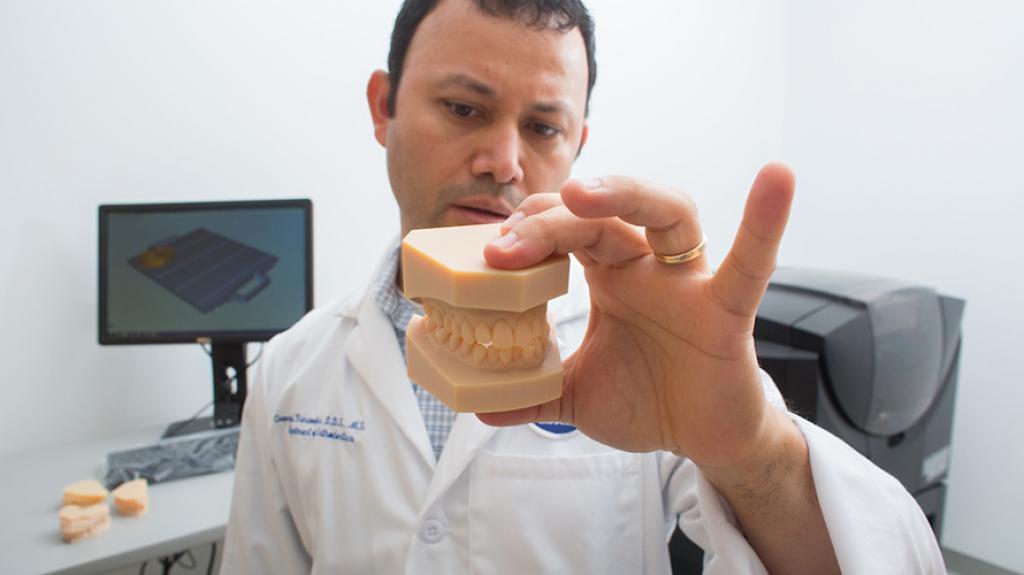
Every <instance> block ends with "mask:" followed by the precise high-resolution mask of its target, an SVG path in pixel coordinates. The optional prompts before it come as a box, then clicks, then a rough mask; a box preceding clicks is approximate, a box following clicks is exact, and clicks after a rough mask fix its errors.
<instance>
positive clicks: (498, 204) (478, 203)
mask: <svg viewBox="0 0 1024 575" xmlns="http://www.w3.org/2000/svg"><path fill="white" fill-rule="evenodd" d="M454 206H455V207H457V208H465V209H468V210H474V211H477V212H483V213H484V214H490V215H493V216H496V217H500V218H507V217H508V216H509V215H510V214H511V213H512V207H511V206H509V205H508V203H506V202H504V201H503V200H500V199H497V198H490V197H484V196H475V197H469V198H463V199H461V200H459V201H458V202H455V204H454Z"/></svg>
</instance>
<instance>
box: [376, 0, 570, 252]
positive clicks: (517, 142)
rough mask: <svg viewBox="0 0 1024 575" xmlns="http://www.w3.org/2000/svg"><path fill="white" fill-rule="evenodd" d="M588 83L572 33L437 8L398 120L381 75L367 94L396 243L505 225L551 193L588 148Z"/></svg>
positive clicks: (458, 4)
mask: <svg viewBox="0 0 1024 575" xmlns="http://www.w3.org/2000/svg"><path fill="white" fill-rule="evenodd" d="M587 74H588V71H587V54H586V48H585V47H584V45H583V37H582V35H581V34H580V32H579V30H577V29H574V30H571V31H570V32H568V33H562V32H558V31H557V30H537V29H534V28H530V27H528V26H526V25H524V24H522V23H520V22H518V21H516V20H509V19H504V18H496V17H493V16H488V15H485V14H483V13H481V12H480V11H478V9H477V8H476V7H475V6H473V4H472V3H471V2H469V0H444V1H442V2H440V4H439V5H438V6H437V8H436V9H435V10H434V11H433V12H431V13H430V14H429V15H427V17H426V18H424V20H423V21H422V22H421V23H420V26H419V28H418V30H417V31H416V33H415V35H414V37H413V39H412V42H411V44H410V46H409V50H408V52H407V55H406V60H405V66H404V68H403V76H402V79H401V83H400V85H399V89H398V94H397V99H396V113H395V115H394V117H391V118H388V117H387V116H386V114H381V112H382V110H384V109H385V108H383V107H382V106H381V102H380V99H381V98H382V97H383V98H385V99H386V87H387V78H386V76H385V75H384V74H383V73H382V72H378V73H377V74H375V77H374V79H371V81H370V87H369V89H368V96H369V100H370V107H371V111H372V112H373V115H374V124H375V131H376V136H377V139H378V141H380V142H381V144H382V145H384V146H385V147H386V148H387V158H388V176H389V178H390V180H391V189H392V190H393V192H394V194H395V198H396V199H397V200H398V205H399V208H400V210H401V215H402V234H403V236H404V235H405V234H406V233H408V232H409V230H412V229H418V228H427V227H439V226H451V225H463V224H474V223H487V222H497V221H501V220H503V219H504V218H505V217H506V216H507V215H508V214H509V213H511V211H512V210H513V209H514V208H515V207H516V206H517V205H518V204H519V203H520V202H521V201H522V200H523V199H524V198H525V197H526V196H528V195H529V194H533V193H537V192H554V191H557V190H558V188H559V186H560V185H561V184H562V182H564V181H565V180H566V179H567V178H568V177H569V173H570V170H571V167H572V163H573V160H574V159H575V156H576V154H577V152H578V150H579V149H580V146H581V145H582V143H583V142H584V140H585V139H586V122H585V119H584V111H585V106H586V98H587ZM375 82H377V84H378V86H377V87H376V89H375V85H374V84H375ZM380 84H383V86H381V85H380ZM381 91H383V92H384V93H383V94H380V92H381Z"/></svg>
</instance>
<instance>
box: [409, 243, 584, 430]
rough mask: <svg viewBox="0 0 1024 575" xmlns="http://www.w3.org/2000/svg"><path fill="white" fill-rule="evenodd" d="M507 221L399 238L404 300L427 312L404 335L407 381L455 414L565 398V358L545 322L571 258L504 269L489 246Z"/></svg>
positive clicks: (565, 280) (566, 280)
mask: <svg viewBox="0 0 1024 575" xmlns="http://www.w3.org/2000/svg"><path fill="white" fill-rule="evenodd" d="M499 230H500V224H484V225H476V226H457V227H448V228H435V229H426V230H414V231H412V232H409V234H408V235H407V236H406V237H405V239H404V240H403V242H402V280H403V284H404V288H403V289H404V292H405V296H406V297H408V298H410V299H418V300H419V301H421V303H422V304H423V309H424V312H425V313H426V316H424V317H415V318H413V320H412V322H411V323H410V324H409V329H408V331H407V333H406V350H407V354H408V361H407V363H408V370H409V377H410V379H412V380H413V381H415V382H416V383H417V384H419V385H421V386H423V387H424V388H426V389H427V390H428V391H430V392H431V393H432V394H434V396H436V397H437V398H438V399H440V400H441V401H443V402H444V403H445V404H446V405H448V407H450V408H452V409H453V410H455V411H461V412H476V413H486V412H492V411H506V410H510V409H517V408H520V407H527V406H530V405H536V404H539V403H543V402H545V401H550V400H552V399H555V398H556V397H559V396H560V395H561V393H562V360H561V357H560V356H559V352H558V346H557V345H556V343H555V330H554V328H553V327H552V326H551V323H550V321H549V320H548V317H547V302H548V300H550V299H552V298H554V297H557V296H560V295H562V294H564V293H565V292H566V291H567V289H568V283H569V260H568V258H567V257H566V256H553V257H551V258H549V259H547V260H545V261H544V262H541V263H540V264H538V265H536V266H533V267H530V268H527V269H522V270H499V269H496V268H492V267H490V266H489V265H488V264H487V262H486V261H485V260H484V255H483V251H484V245H486V244H487V242H489V241H490V240H491V239H493V238H496V237H497V236H498V235H499V234H500V231H499Z"/></svg>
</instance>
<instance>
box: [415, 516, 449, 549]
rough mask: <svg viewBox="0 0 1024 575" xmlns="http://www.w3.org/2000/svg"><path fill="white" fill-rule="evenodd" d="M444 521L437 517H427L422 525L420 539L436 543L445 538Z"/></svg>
mask: <svg viewBox="0 0 1024 575" xmlns="http://www.w3.org/2000/svg"><path fill="white" fill-rule="evenodd" d="M444 535H445V527H444V523H442V522H441V521H439V520H437V519H427V520H426V521H424V522H423V525H420V539H422V540H423V542H424V543H428V544H434V543H437V542H439V541H441V540H442V539H444Z"/></svg>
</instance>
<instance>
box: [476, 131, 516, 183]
mask: <svg viewBox="0 0 1024 575" xmlns="http://www.w3.org/2000/svg"><path fill="white" fill-rule="evenodd" d="M480 136H481V140H480V145H479V147H478V149H477V151H476V155H475V156H474V157H473V165H472V170H473V175H474V176H478V177H479V176H490V177H492V178H494V181H495V182H497V183H499V184H506V185H507V184H518V183H520V182H521V181H522V180H523V167H522V149H521V146H522V140H521V138H520V135H519V129H518V127H517V126H502V125H495V126H491V127H490V129H488V130H487V131H486V133H483V134H480Z"/></svg>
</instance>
